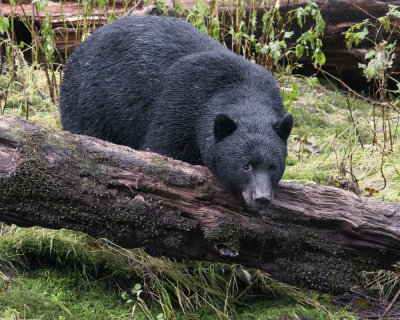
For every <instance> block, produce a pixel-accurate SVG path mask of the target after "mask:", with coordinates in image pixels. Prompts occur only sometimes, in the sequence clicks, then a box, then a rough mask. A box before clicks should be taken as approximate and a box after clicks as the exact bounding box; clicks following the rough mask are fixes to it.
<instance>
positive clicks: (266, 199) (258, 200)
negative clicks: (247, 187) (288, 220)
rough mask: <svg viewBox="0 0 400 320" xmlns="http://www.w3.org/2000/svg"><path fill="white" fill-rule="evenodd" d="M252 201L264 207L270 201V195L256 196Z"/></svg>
mask: <svg viewBox="0 0 400 320" xmlns="http://www.w3.org/2000/svg"><path fill="white" fill-rule="evenodd" d="M254 201H255V202H256V203H257V204H258V205H259V206H263V207H266V206H268V205H269V204H270V203H271V197H270V196H266V195H265V196H258V197H255V198H254Z"/></svg>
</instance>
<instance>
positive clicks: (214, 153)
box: [60, 16, 293, 205]
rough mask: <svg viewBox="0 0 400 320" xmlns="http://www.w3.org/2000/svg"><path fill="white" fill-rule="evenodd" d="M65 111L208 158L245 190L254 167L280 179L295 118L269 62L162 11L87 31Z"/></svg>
mask: <svg viewBox="0 0 400 320" xmlns="http://www.w3.org/2000/svg"><path fill="white" fill-rule="evenodd" d="M60 111H61V118H62V125H63V128H64V129H65V130H69V131H71V132H73V133H79V134H86V135H90V136H95V137H98V138H101V139H103V140H108V141H111V142H114V143H117V144H123V145H127V146H130V147H132V148H135V149H146V148H149V149H150V150H151V151H154V152H158V153H160V154H164V155H167V156H170V157H173V158H176V159H180V160H183V161H186V162H189V163H192V164H204V165H206V166H207V167H209V168H210V169H211V170H212V171H213V172H214V173H215V174H216V175H217V176H218V177H219V179H220V180H221V181H222V182H223V183H224V184H225V185H226V186H227V187H229V188H230V189H231V190H232V191H234V192H236V193H238V194H243V192H250V193H251V192H252V191H251V190H250V189H251V188H253V189H252V190H253V191H254V190H255V188H257V186H251V181H252V180H251V177H250V175H249V171H252V172H253V173H254V174H256V173H257V172H259V171H263V172H267V173H268V175H269V176H270V177H271V182H272V185H273V186H275V185H276V184H277V183H278V181H279V180H280V179H281V177H282V174H283V171H284V168H285V158H286V139H287V137H288V136H289V134H290V130H291V127H292V123H293V119H292V117H291V115H286V112H285V109H284V107H283V105H282V99H281V96H280V91H279V89H278V87H277V86H276V83H275V80H274V78H273V77H272V75H271V74H270V73H269V72H267V71H266V70H265V69H264V68H262V67H260V66H258V65H257V64H254V63H252V62H250V61H248V60H246V59H244V58H243V57H241V56H238V55H236V54H234V53H232V52H231V51H229V50H228V49H226V48H225V47H223V46H222V45H221V44H220V43H218V42H217V41H215V40H213V39H212V38H210V37H209V36H207V35H206V34H204V33H203V32H201V31H199V30H198V29H196V28H195V27H193V26H192V25H191V24H189V23H187V22H184V21H182V20H179V19H175V18H166V17H157V16H135V17H126V18H122V19H119V20H117V21H115V22H113V23H112V24H110V25H108V26H104V27H102V28H100V29H99V30H97V31H96V32H94V33H93V34H92V35H91V36H90V37H89V38H88V39H87V40H86V41H84V42H83V44H81V45H80V46H79V47H78V48H77V50H76V51H75V52H74V53H73V54H72V55H71V56H70V58H69V59H68V62H67V66H66V69H65V73H64V79H63V81H62V85H61V101H60ZM247 164H251V170H243V168H246V167H245V166H246V165H247ZM243 196H244V198H245V199H246V201H247V202H248V204H249V205H254V203H251V201H250V200H248V199H247V198H246V196H245V195H243ZM253 202H254V201H253Z"/></svg>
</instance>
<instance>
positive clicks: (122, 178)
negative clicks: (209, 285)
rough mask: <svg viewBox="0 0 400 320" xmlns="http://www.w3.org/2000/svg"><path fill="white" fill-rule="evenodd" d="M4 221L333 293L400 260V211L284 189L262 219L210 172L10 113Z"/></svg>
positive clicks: (0, 216)
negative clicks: (258, 272)
mask: <svg viewBox="0 0 400 320" xmlns="http://www.w3.org/2000/svg"><path fill="white" fill-rule="evenodd" d="M0 221H2V222H6V223H15V224H17V225H20V226H34V225H38V226H43V227H48V228H55V229H57V228H68V229H72V230H79V231H83V232H86V233H88V234H89V235H91V236H93V237H97V238H99V237H105V238H108V239H110V240H111V241H113V242H115V243H117V244H119V245H121V246H123V247H127V248H133V247H147V248H154V249H157V250H161V251H163V252H168V253H172V254H175V255H179V256H183V257H187V258H190V259H197V260H209V261H220V262H225V263H241V264H243V265H245V266H247V267H253V268H259V269H262V270H264V271H267V272H269V273H270V274H271V275H272V276H273V277H274V278H276V279H278V280H281V281H284V282H287V283H291V284H296V285H299V286H303V287H309V288H314V289H318V290H320V291H325V292H330V293H331V292H342V291H344V290H347V289H349V288H350V287H351V286H352V285H354V284H356V283H357V282H358V281H359V279H360V277H359V273H360V271H361V270H376V269H382V268H383V269H390V268H391V265H392V264H393V263H394V262H396V261H399V260H400V203H390V202H382V201H378V200H374V199H370V198H363V197H358V196H356V195H354V194H352V193H350V192H347V191H344V190H340V189H337V188H332V187H325V186H308V185H297V184H293V183H281V184H280V186H279V188H278V189H277V190H276V199H275V200H274V203H273V206H272V207H271V208H269V209H268V210H266V211H262V212H250V211H248V210H247V209H246V208H245V207H244V205H243V203H242V202H241V201H240V200H239V199H235V198H233V197H232V196H231V195H230V194H228V193H227V192H226V191H225V190H224V188H222V187H221V185H220V184H219V183H218V181H216V179H215V178H214V176H213V175H212V174H211V173H210V172H209V170H208V169H207V168H205V167H202V166H192V165H189V164H187V163H183V162H181V161H176V160H172V159H170V158H167V157H164V156H160V155H157V154H154V153H151V152H139V151H136V150H133V149H130V148H128V147H124V146H118V145H114V144H112V143H109V142H105V141H102V140H99V139H96V138H92V137H87V136H79V135H72V134H70V133H68V132H64V131H54V130H51V129H48V128H44V127H42V126H39V125H37V124H34V123H32V122H28V121H25V120H22V119H21V118H17V117H6V116H0Z"/></svg>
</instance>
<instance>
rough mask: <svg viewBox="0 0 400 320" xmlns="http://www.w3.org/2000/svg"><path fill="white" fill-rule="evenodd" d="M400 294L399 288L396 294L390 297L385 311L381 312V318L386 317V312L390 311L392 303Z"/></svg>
mask: <svg viewBox="0 0 400 320" xmlns="http://www.w3.org/2000/svg"><path fill="white" fill-rule="evenodd" d="M399 295H400V289H399V291H397V293H396V295H395V296H394V298H393V299H392V301H390V303H389V305H388V306H387V308H386V309H385V312H384V313H383V314H382V318H384V317H386V315H387V314H388V312H389V311H390V309H391V308H392V307H393V305H394V303H395V302H396V300H397V298H398V297H399Z"/></svg>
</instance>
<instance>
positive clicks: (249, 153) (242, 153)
mask: <svg viewBox="0 0 400 320" xmlns="http://www.w3.org/2000/svg"><path fill="white" fill-rule="evenodd" d="M292 126H293V117H292V115H291V114H289V113H287V114H286V115H285V116H284V117H283V118H281V119H278V120H276V121H274V122H273V123H270V122H265V121H262V119H261V120H260V121H257V120H254V123H245V122H237V121H235V120H234V119H232V118H231V117H229V116H228V115H226V114H218V115H217V116H216V117H215V120H214V128H213V129H214V139H215V145H214V146H215V149H214V157H213V165H212V168H213V171H214V173H215V174H216V175H217V176H218V178H219V179H220V180H221V182H222V183H224V185H225V186H227V187H228V188H229V189H230V190H231V191H232V192H234V193H235V194H238V195H241V196H242V197H243V199H244V200H245V201H246V203H247V205H248V206H249V207H250V208H251V209H252V210H260V209H263V208H266V207H267V206H268V205H270V204H271V202H272V200H273V196H274V194H273V188H274V187H275V186H276V185H277V184H278V182H279V180H280V179H281V178H282V175H283V172H284V171H285V160H286V156H287V139H288V137H289V135H290V132H291V130H292Z"/></svg>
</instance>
